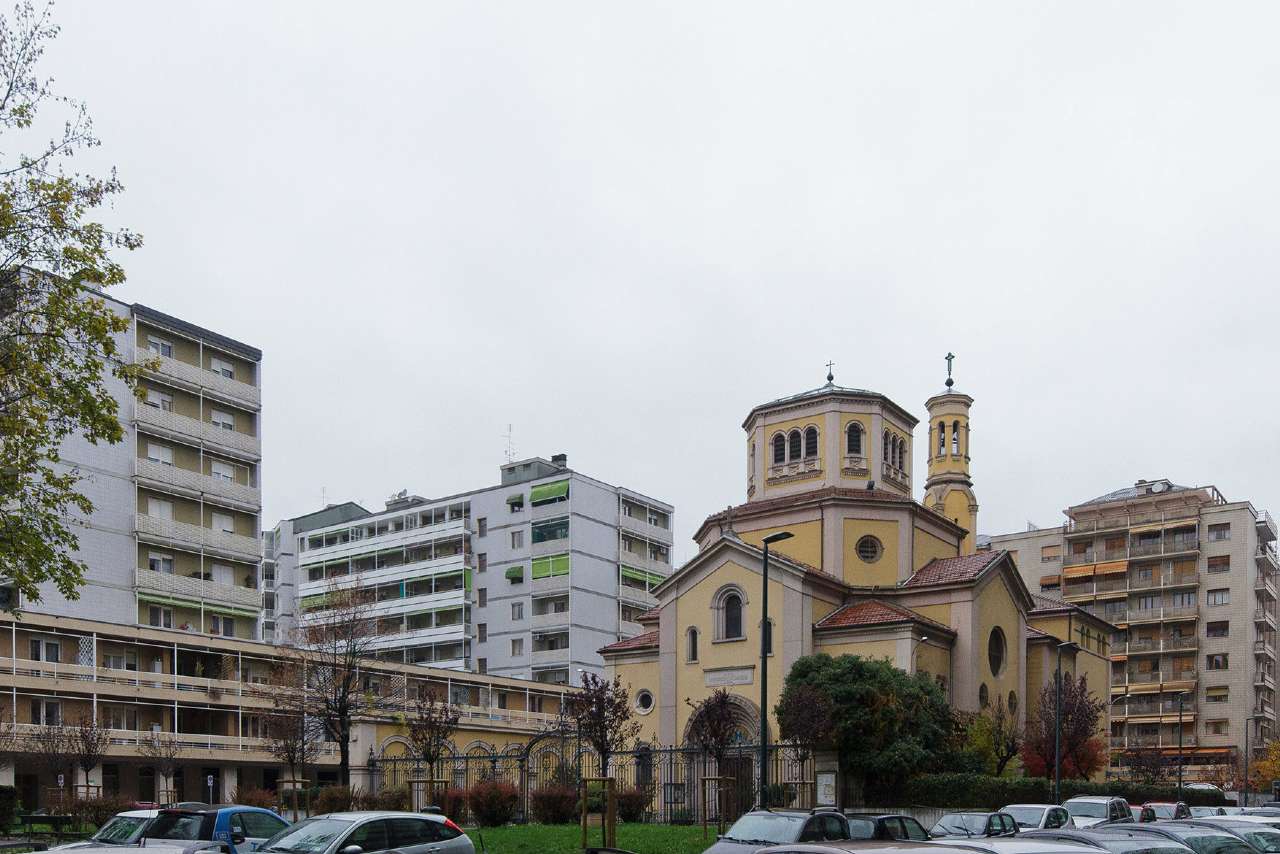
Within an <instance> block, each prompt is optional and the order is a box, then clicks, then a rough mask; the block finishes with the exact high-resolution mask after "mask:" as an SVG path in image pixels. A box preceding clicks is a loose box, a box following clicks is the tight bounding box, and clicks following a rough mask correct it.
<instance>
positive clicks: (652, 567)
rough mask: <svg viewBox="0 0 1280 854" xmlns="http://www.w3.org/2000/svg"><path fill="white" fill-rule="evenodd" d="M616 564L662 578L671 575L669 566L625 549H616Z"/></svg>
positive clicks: (644, 554) (643, 554) (640, 553)
mask: <svg viewBox="0 0 1280 854" xmlns="http://www.w3.org/2000/svg"><path fill="white" fill-rule="evenodd" d="M562 551H563V549H562ZM618 563H620V564H622V565H623V566H629V567H632V568H634V569H643V570H644V571H645V572H652V573H654V574H655V575H661V576H662V577H663V578H666V577H667V576H668V575H670V574H671V564H669V563H666V562H665V561H661V560H657V559H655V558H651V557H649V556H648V555H647V554H646V553H643V552H632V551H627V549H626V548H625V547H619V549H618Z"/></svg>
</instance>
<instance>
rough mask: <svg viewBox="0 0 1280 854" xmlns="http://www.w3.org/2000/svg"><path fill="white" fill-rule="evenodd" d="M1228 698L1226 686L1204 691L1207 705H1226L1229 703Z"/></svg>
mask: <svg viewBox="0 0 1280 854" xmlns="http://www.w3.org/2000/svg"><path fill="white" fill-rule="evenodd" d="M1228 696H1229V694H1228V691H1227V686H1226V685H1220V686H1218V687H1215V688H1205V689H1204V701H1205V702H1206V703H1225V702H1227V699H1228Z"/></svg>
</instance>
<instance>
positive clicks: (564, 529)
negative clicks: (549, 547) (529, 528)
mask: <svg viewBox="0 0 1280 854" xmlns="http://www.w3.org/2000/svg"><path fill="white" fill-rule="evenodd" d="M568 536H569V517H568V516H566V517H564V518H563V519H550V520H547V521H545V522H535V523H534V525H533V537H532V539H533V542H535V543H547V542H551V541H553V540H563V539H565V538H567V537H568Z"/></svg>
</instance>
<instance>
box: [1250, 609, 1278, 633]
mask: <svg viewBox="0 0 1280 854" xmlns="http://www.w3.org/2000/svg"><path fill="white" fill-rule="evenodd" d="M1253 621H1254V622H1255V623H1258V624H1267V625H1270V626H1271V627H1272V628H1275V625H1276V615H1275V612H1274V611H1272V610H1271V609H1269V608H1258V609H1257V610H1255V611H1254V612H1253Z"/></svg>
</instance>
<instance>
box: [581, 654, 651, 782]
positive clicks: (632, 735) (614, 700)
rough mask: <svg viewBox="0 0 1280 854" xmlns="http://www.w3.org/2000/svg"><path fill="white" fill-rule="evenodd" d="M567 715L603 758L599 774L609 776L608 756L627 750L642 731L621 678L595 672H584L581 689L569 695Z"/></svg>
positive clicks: (601, 758)
mask: <svg viewBox="0 0 1280 854" xmlns="http://www.w3.org/2000/svg"><path fill="white" fill-rule="evenodd" d="M566 706H567V709H568V711H567V713H566V717H567V718H568V719H569V720H571V721H572V722H573V726H574V728H575V729H576V730H577V732H578V734H579V735H580V736H581V737H582V740H583V741H585V742H586V743H587V744H589V745H591V747H592V749H593V750H595V752H596V755H597V756H599V757H600V776H601V777H608V776H609V758H610V757H612V756H613V754H615V753H617V752H619V751H621V750H625V749H626V748H627V746H628V745H629V744H631V743H632V742H634V741H635V740H636V737H637V736H638V735H639V734H640V722H639V721H637V720H632V717H631V697H630V696H629V694H628V693H627V689H626V688H625V687H624V686H623V684H622V679H621V678H620V677H614V680H613V681H612V682H610V681H608V680H607V679H601V678H600V677H599V676H596V675H595V674H594V673H583V674H582V688H581V690H579V691H575V692H574V693H572V694H570V695H569V696H568V700H567V703H566Z"/></svg>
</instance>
